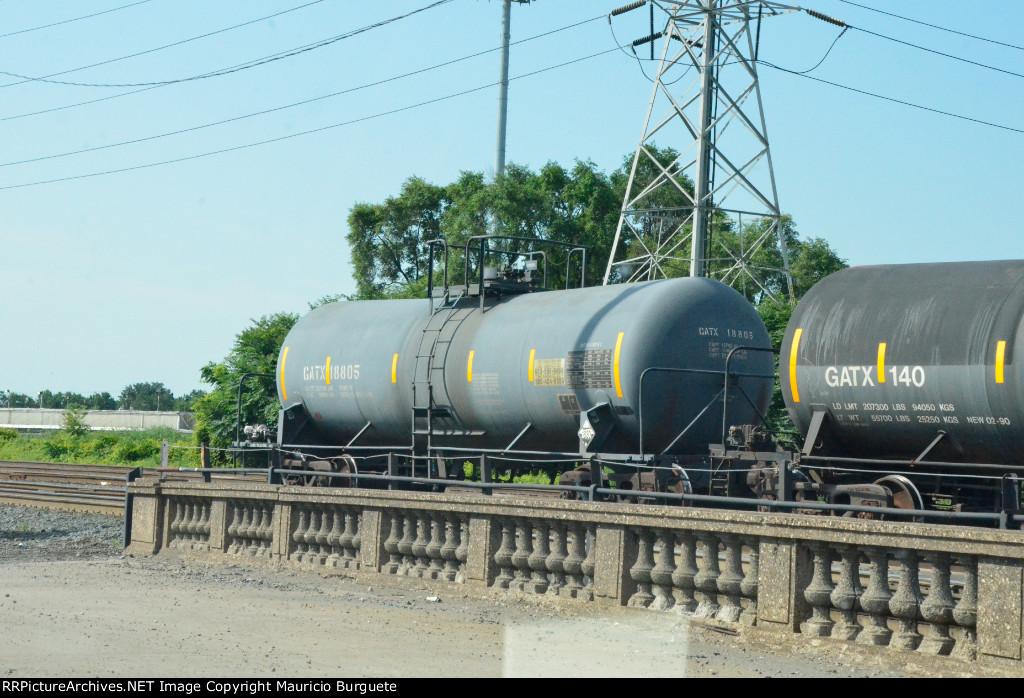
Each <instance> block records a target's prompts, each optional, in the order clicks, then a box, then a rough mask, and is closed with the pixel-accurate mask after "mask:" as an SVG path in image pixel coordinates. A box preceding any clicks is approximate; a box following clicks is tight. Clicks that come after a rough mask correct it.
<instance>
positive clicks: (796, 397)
mask: <svg viewBox="0 0 1024 698" xmlns="http://www.w3.org/2000/svg"><path fill="white" fill-rule="evenodd" d="M803 333H804V330H803V328H802V327H798V328H796V332H794V333H793V346H792V347H790V349H789V391H790V392H791V393H793V402H800V391H799V390H797V389H796V352H797V350H798V349H799V348H800V335H802V334H803Z"/></svg>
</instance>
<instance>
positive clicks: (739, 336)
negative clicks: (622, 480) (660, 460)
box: [277, 278, 773, 454]
mask: <svg viewBox="0 0 1024 698" xmlns="http://www.w3.org/2000/svg"><path fill="white" fill-rule="evenodd" d="M739 346H756V347H764V348H768V347H770V341H769V338H768V334H767V332H766V330H765V327H764V323H763V322H762V321H761V319H760V317H759V316H758V314H757V312H756V311H755V310H754V308H753V307H752V306H751V305H750V304H749V303H748V302H747V301H746V300H744V299H743V297H742V296H740V295H739V294H738V293H736V292H735V291H733V290H732V289H731V288H729V287H728V286H725V285H723V284H721V283H719V282H717V281H712V280H709V279H697V278H693V279H691V278H686V279H672V280H663V281H653V282H648V283H640V284H619V285H612V286H602V287H594V288H584V289H575V290H569V291H548V292H543V293H529V294H523V295H519V296H512V297H508V298H506V299H503V300H502V301H501V302H497V303H492V302H490V301H489V302H488V305H487V307H486V308H485V309H483V310H481V308H480V303H479V299H478V298H468V299H463V300H462V302H461V303H460V304H458V305H457V306H456V307H455V308H454V309H440V310H438V311H437V312H436V313H434V314H433V315H429V314H428V312H427V302H426V300H393V301H349V302H339V303H331V304H329V305H326V306H323V307H320V308H318V309H316V310H314V311H313V312H311V313H310V314H308V315H306V316H305V317H303V318H302V319H300V320H299V322H298V323H297V324H296V325H295V327H294V328H293V329H292V331H291V333H290V334H289V335H288V337H287V339H286V340H285V342H284V345H283V347H282V350H281V354H280V356H279V359H278V374H277V381H278V395H279V398H280V401H281V404H282V406H283V407H284V408H286V409H287V408H291V407H293V406H294V405H298V404H301V405H303V406H304V409H305V411H306V412H307V413H308V414H309V416H310V417H311V420H310V421H311V423H312V424H313V425H314V426H313V429H314V431H315V435H316V437H317V439H318V443H323V444H340V445H344V444H346V443H348V441H349V440H350V439H352V438H353V437H354V436H355V435H356V434H357V433H359V432H360V430H362V429H363V427H365V426H366V424H367V423H369V424H370V426H369V427H368V428H366V429H365V431H364V432H363V433H362V434H361V435H360V436H359V438H358V440H357V442H356V445H360V446H374V445H400V444H407V443H409V442H410V433H411V432H412V430H413V429H414V428H416V420H415V418H414V410H413V407H414V404H416V405H417V406H421V407H422V406H425V405H426V404H427V401H428V398H432V407H431V409H432V410H433V414H432V417H433V419H432V429H433V432H434V433H433V435H432V443H433V445H434V446H451V447H472V448H477V447H479V448H496V449H502V448H505V447H506V446H508V445H509V444H511V443H512V442H513V440H516V438H517V437H519V438H518V440H517V441H516V442H515V449H517V450H534V451H541V450H544V451H565V452H578V451H579V445H580V438H581V436H580V433H579V432H580V431H583V430H582V429H581V420H580V412H581V411H584V412H585V411H587V410H590V409H591V408H595V407H598V408H600V409H603V410H605V411H606V414H608V415H610V418H611V419H612V420H613V422H614V428H613V429H612V430H611V432H610V433H608V434H607V436H605V437H604V438H605V442H604V443H603V444H602V445H601V446H600V450H601V451H602V452H609V453H611V452H615V453H636V452H637V451H636V449H637V448H638V442H639V436H640V409H641V405H640V380H641V375H643V374H644V372H645V371H646V370H647V369H652V368H654V369H656V368H667V369H687V371H688V372H670V371H658V370H653V371H648V372H647V376H646V378H644V380H643V429H644V449H645V451H647V452H648V453H651V452H654V453H656V452H658V451H659V450H660V449H664V448H665V447H667V446H668V445H669V444H670V443H671V442H672V440H673V439H674V438H675V437H676V436H677V435H678V434H679V433H680V432H682V431H683V429H684V428H685V427H686V426H687V425H688V424H690V422H691V421H692V420H694V418H695V417H697V416H698V415H700V413H701V411H702V410H704V408H705V407H706V406H708V405H709V403H714V404H712V405H711V407H710V409H708V410H707V411H706V412H705V413H704V415H703V416H701V418H700V419H699V420H698V421H697V423H696V424H695V425H694V426H693V427H692V428H691V429H690V431H689V432H688V433H687V434H686V436H685V437H684V438H683V439H681V440H679V441H678V443H676V444H675V446H673V448H672V452H673V453H689V454H696V453H706V452H707V446H708V444H709V443H718V442H720V441H721V428H722V427H721V424H722V408H721V403H720V402H718V403H715V402H714V400H715V397H716V395H718V393H719V391H720V390H721V389H722V385H723V380H722V375H721V374H720V373H715V372H721V371H722V370H723V368H724V365H725V359H726V356H727V355H728V353H729V352H730V350H732V349H733V348H735V347H739ZM730 371H732V372H734V373H740V374H747V377H740V378H739V379H738V380H737V381H736V383H735V384H734V385H731V386H730V389H729V403H730V407H729V421H730V423H732V424H743V423H755V422H757V421H758V418H757V412H761V413H764V412H765V411H766V409H767V406H768V402H769V401H770V398H771V391H772V384H773V378H772V374H773V356H772V355H771V354H770V353H764V352H753V351H738V352H736V354H735V355H734V357H733V359H732V362H731V364H730ZM751 374H753V375H755V376H757V377H749V376H750V375H751ZM414 390H415V394H416V397H415V401H416V402H415V403H414ZM428 391H429V396H428ZM602 405H606V407H601V406H602ZM527 425H529V427H527ZM524 430H525V431H524ZM520 435H521V436H520Z"/></svg>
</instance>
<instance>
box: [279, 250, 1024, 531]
mask: <svg viewBox="0 0 1024 698" xmlns="http://www.w3.org/2000/svg"><path fill="white" fill-rule="evenodd" d="M540 242H541V241H537V240H525V239H523V238H515V237H509V236H486V237H477V238H471V239H470V240H469V241H468V242H467V243H466V245H465V246H464V247H463V248H461V249H460V250H457V251H454V250H452V251H450V250H449V249H448V247H447V245H446V244H445V243H444V241H432V242H431V243H429V244H428V248H429V250H430V260H429V264H428V267H429V268H428V278H429V279H433V278H434V260H435V258H437V259H438V260H439V262H440V264H439V265H440V267H441V269H440V270H439V272H438V275H440V276H442V277H443V279H444V282H443V284H442V285H440V286H437V287H430V288H428V293H427V295H428V299H427V300H426V301H424V300H422V299H420V300H388V301H349V302H343V303H332V304H329V305H326V306H322V307H320V308H317V309H316V310H314V311H312V312H311V313H309V314H308V315H307V316H305V317H303V318H302V319H300V320H299V322H298V323H296V325H295V326H294V328H293V329H292V331H291V332H290V333H289V335H288V337H287V338H286V340H285V342H284V344H283V346H282V349H281V353H280V355H279V358H278V364H277V374H276V378H277V389H278V397H279V399H280V402H281V412H280V419H279V424H278V431H277V439H276V444H268V445H269V446H270V447H271V448H272V451H273V453H274V454H275V458H276V461H277V463H276V467H277V468H279V469H280V472H282V473H284V474H285V475H286V477H288V478H289V480H288V481H289V482H301V483H306V484H320V485H325V484H331V485H336V486H337V485H341V486H348V485H352V484H356V485H358V486H370V487H384V486H386V487H423V488H430V489H434V490H438V489H444V488H446V487H452V486H459V485H460V484H469V483H466V482H463V483H460V482H458V481H462V480H464V478H465V477H466V474H467V472H468V471H470V469H471V468H472V472H473V479H474V480H479V481H480V482H478V483H477V486H479V485H480V484H481V483H483V484H486V483H493V482H495V481H496V480H497V479H498V477H497V476H498V475H499V474H505V475H506V479H507V476H508V475H509V474H515V473H523V472H533V473H540V472H543V473H547V474H548V475H549V476H551V477H552V478H554V476H556V475H557V476H558V479H557V483H558V486H556V487H553V488H552V489H555V490H557V491H558V492H560V494H561V496H563V497H580V496H584V497H587V498H589V499H601V498H603V499H610V500H618V501H642V502H643V501H662V502H665V501H666V500H667V501H669V502H672V503H693V502H698V503H700V504H701V505H711V506H746V507H749V506H750V505H751V504H754V505H757V506H760V507H761V508H773V509H774V508H782V509H783V510H787V511H792V510H797V511H802V512H806V513H818V514H832V515H844V516H860V517H866V518H875V517H882V518H886V517H888V516H889V513H898V512H894V511H893V510H894V509H903V510H910V511H909V512H908V514H920V515H922V516H925V515H927V516H934V517H938V518H949V519H952V518H956V519H957V520H959V521H961V522H979V521H982V520H983V521H982V522H988V523H991V522H992V521H993V520H997V519H995V518H994V516H995V515H996V514H998V515H999V516H1000V517H1001V518H998V521H999V522H1000V524H1001V525H1008V524H1009V525H1012V523H1013V515H1015V514H1019V513H1020V509H1021V480H1020V479H1019V474H1020V473H1021V472H1022V471H1024V404H1022V400H1021V398H1022V397H1024V396H1021V394H1020V392H1019V389H1018V386H1019V385H1021V376H1020V372H1021V369H1020V367H1019V363H1014V361H1013V356H1014V355H1013V351H1014V348H1015V347H1016V346H1017V343H1018V342H1019V341H1020V340H1021V339H1022V338H1024V337H1022V333H1024V322H1022V320H1024V262H1020V261H1005V262H969V263H968V262H965V263H949V264H917V265H889V266H869V267H855V268H850V269H845V270H843V271H840V272H837V273H835V274H832V275H831V276H829V277H827V278H825V279H823V280H822V281H821V282H819V283H818V284H817V285H815V286H814V287H813V288H812V289H811V290H810V291H809V292H808V293H807V294H806V295H805V296H804V298H803V299H802V300H801V301H800V303H799V305H798V306H797V308H796V309H795V311H794V313H793V315H792V318H791V319H790V322H789V324H788V326H787V329H786V333H785V336H784V339H783V342H782V346H781V347H780V348H779V349H773V347H772V346H771V342H770V340H769V336H768V332H767V330H766V329H765V326H764V323H763V322H762V321H761V319H760V317H759V315H758V314H757V312H756V310H755V309H754V308H753V306H752V305H751V304H750V303H749V302H747V301H746V300H745V299H744V298H743V297H742V296H741V295H740V294H738V293H737V292H735V291H734V290H733V289H731V288H729V287H728V286H726V285H724V284H721V283H719V282H717V281H714V280H710V279H706V278H680V279H669V280H660V281H649V282H644V283H623V284H613V285H608V286H599V287H591V288H584V287H583V286H582V279H583V278H584V267H585V262H586V250H585V249H584V248H580V247H573V246H571V245H566V244H561V243H550V242H547V243H543V244H545V245H547V246H548V252H545V251H535V250H534V247H532V246H531V245H537V244H538V243H540ZM494 245H500V246H501V247H492V246H494ZM551 249H553V250H554V252H551ZM524 250H529V251H524ZM460 253H461V254H460ZM556 255H560V257H561V258H562V259H565V260H566V268H565V275H566V278H567V279H568V278H569V277H570V276H572V277H573V278H579V279H580V281H581V283H580V286H579V287H577V288H572V289H568V288H567V289H564V290H549V289H548V288H547V286H548V284H547V275H548V274H547V272H548V269H547V267H548V260H549V257H550V258H555V257H556ZM450 260H454V263H453V265H452V266H453V267H458V268H459V273H460V274H461V276H462V283H461V284H452V283H449V279H448V273H449V261H450ZM495 260H503V261H504V265H503V266H501V267H499V266H498V265H496V264H494V261H495ZM460 261H461V264H459V262H460ZM573 262H576V263H577V265H578V266H575V267H574V266H573ZM577 271H578V272H579V276H578V277H576V272H577ZM566 285H567V286H568V285H569V283H568V282H567V284H566ZM776 354H779V360H778V381H779V385H780V388H781V392H782V397H783V399H784V400H785V405H786V408H787V409H788V412H789V415H790V417H791V418H792V420H793V423H794V425H795V427H796V429H797V431H798V432H799V433H798V434H794V435H792V436H790V437H788V438H787V437H785V435H782V434H777V433H774V432H772V431H771V430H770V429H769V428H768V427H767V425H766V424H767V423H766V414H767V412H768V408H769V404H770V401H771V396H772V390H773V388H774V386H775V381H776V368H775V366H776V364H775V361H776V358H775V357H776ZM596 473H600V474H601V476H600V477H599V478H598V477H595V474H596ZM586 488H590V489H589V492H588V491H587V489H586ZM598 489H601V490H604V491H603V493H598ZM609 492H614V494H609ZM598 494H602V495H603V496H601V497H598V496H597V495H598ZM752 498H753V499H756V500H758V501H757V502H751V501H750V500H751V499H752ZM972 512H982V513H978V514H975V517H976V519H978V521H972V520H971V516H972ZM904 518H906V517H904Z"/></svg>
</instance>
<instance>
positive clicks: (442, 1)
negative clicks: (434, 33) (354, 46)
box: [0, 0, 453, 87]
mask: <svg viewBox="0 0 1024 698" xmlns="http://www.w3.org/2000/svg"><path fill="white" fill-rule="evenodd" d="M452 1H453V0H437V1H436V2H433V3H431V4H430V5H427V6H425V7H421V8H419V9H417V10H413V11H412V12H407V13H406V14H404V15H399V16H397V17H391V18H390V19H384V20H381V21H379V22H375V23H373V24H368V25H366V26H365V27H360V28H359V29H353V30H352V31H348V32H345V33H344V34H339V35H337V36H332V37H330V38H327V39H321V40H320V41H314V42H313V43H311V44H306V45H304V46H299V47H296V48H293V49H288V50H286V51H281V52H279V53H275V54H273V55H270V56H265V57H263V58H256V59H253V60H251V61H247V62H245V63H240V64H238V65H236V66H234V67H231V68H225V69H223V70H216V71H212V72H208V73H201V74H199V75H193V76H191V77H187V78H177V79H174V80H160V81H157V82H123V83H90V82H68V81H65V80H47V79H45V78H33V77H29V76H25V75H18V74H17V73H9V72H6V71H3V70H0V75H9V76H11V77H16V78H25V79H27V80H31V81H36V82H45V83H50V84H54V85H71V86H74V87H162V86H164V85H174V84H177V83H180V82H192V81H194V80H205V79H207V78H216V77H220V76H222V75H228V74H230V73H237V72H239V71H241V70H248V69H250V68H256V67H259V66H261V65H266V64H267V63H273V62H274V61H280V60H283V59H285V58H291V57H293V56H297V55H299V54H302V53H307V52H309V51H315V50H316V49H318V48H323V47H324V46H330V45H331V44H336V43H338V42H339V41H344V40H345V39H351V38H352V37H353V36H357V35H359V34H363V33H365V32H368V31H370V30H372V29H378V28H380V27H383V26H385V25H388V24H391V23H392V22H397V21H398V20H400V19H405V18H406V17H411V16H412V15H415V14H419V13H420V12H425V11H426V10H430V9H433V8H435V7H438V6H440V5H446V4H448V3H449V2H452Z"/></svg>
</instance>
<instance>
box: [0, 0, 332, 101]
mask: <svg viewBox="0 0 1024 698" xmlns="http://www.w3.org/2000/svg"><path fill="white" fill-rule="evenodd" d="M323 1H324V0H312V1H311V2H307V3H304V4H302V5H298V6H296V7H291V8H289V9H287V10H282V11H280V12H275V13H274V14H272V15H267V16H265V17H259V18H257V19H253V20H249V21H248V22H242V23H241V24H235V25H232V26H230V27H224V28H223V29H217V30H216V31H212V32H207V33H206V34H200V35H198V36H193V37H190V38H188V39H182V40H181V41H175V42H173V43H170V44H164V45H163V46H157V47H156V48H151V49H147V50H145V51H139V52H138V53H131V54H128V55H127V56H119V57H118V58H110V59H108V60H105V61H100V62H98V63H90V64H89V65H83V66H79V67H78V68H69V69H68V70H62V71H60V72H57V73H50V74H49V75H43V76H41V77H37V78H29V79H25V80H19V81H17V82H9V83H7V84H4V85H0V88H2V87H13V86H14V85H23V84H25V83H26V82H33V81H38V80H42V79H45V78H52V77H56V76H58V75H67V74H68V73H77V72H78V71H80V70H87V69H89V68H96V67H98V66H101V65H107V64H108V63H116V62H118V61H125V60H128V59H129V58H137V57H139V56H145V55H146V54H149V53H155V52H157V51H163V50H164V49H167V48H173V47H174V46H181V45H182V44H187V43H189V42H191V41H198V40H199V39H205V38H207V37H210V36H215V35H217V34H223V33H224V32H229V31H233V30H235V29H241V28H242V27H247V26H249V25H250V24H256V23H257V22H262V21H264V20H267V19H273V18H274V17H280V16H281V15H285V14H288V13H289V12H295V11H296V10H302V9H304V8H307V7H310V6H312V5H318V4H320V3H321V2H323Z"/></svg>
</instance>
